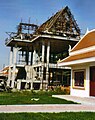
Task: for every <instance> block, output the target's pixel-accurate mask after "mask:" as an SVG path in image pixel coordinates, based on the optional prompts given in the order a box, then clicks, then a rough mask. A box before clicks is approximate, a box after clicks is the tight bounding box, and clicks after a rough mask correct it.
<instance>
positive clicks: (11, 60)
mask: <svg viewBox="0 0 95 120" xmlns="http://www.w3.org/2000/svg"><path fill="white" fill-rule="evenodd" d="M12 62H13V47H11V49H10V59H9V73H8V81H7V86H10V80H11V65H12Z"/></svg>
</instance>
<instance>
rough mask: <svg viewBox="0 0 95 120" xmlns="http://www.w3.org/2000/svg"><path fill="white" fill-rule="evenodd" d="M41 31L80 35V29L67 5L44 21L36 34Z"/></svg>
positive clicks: (73, 35)
mask: <svg viewBox="0 0 95 120" xmlns="http://www.w3.org/2000/svg"><path fill="white" fill-rule="evenodd" d="M40 33H45V34H57V35H63V36H64V35H65V36H72V37H76V36H80V29H79V27H78V25H77V23H76V21H75V19H74V17H73V15H72V14H71V12H70V9H69V8H68V7H67V6H66V7H65V8H63V9H61V10H60V11H58V12H57V13H56V14H55V15H54V16H52V17H51V18H50V19H48V20H47V21H46V22H45V23H43V24H42V25H41V26H40V27H39V28H38V29H37V31H36V33H35V34H40Z"/></svg>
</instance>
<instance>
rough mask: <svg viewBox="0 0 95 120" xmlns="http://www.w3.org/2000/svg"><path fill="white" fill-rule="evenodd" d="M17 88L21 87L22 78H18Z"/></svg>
mask: <svg viewBox="0 0 95 120" xmlns="http://www.w3.org/2000/svg"><path fill="white" fill-rule="evenodd" d="M17 89H18V90H20V89H21V80H17Z"/></svg>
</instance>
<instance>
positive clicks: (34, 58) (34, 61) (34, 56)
mask: <svg viewBox="0 0 95 120" xmlns="http://www.w3.org/2000/svg"><path fill="white" fill-rule="evenodd" d="M35 63H36V50H35V48H34V52H33V64H35Z"/></svg>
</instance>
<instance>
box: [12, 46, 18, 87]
mask: <svg viewBox="0 0 95 120" xmlns="http://www.w3.org/2000/svg"><path fill="white" fill-rule="evenodd" d="M13 53H14V58H13V73H12V84H11V87H12V88H14V82H15V73H16V55H17V48H16V47H14V48H13Z"/></svg>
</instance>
